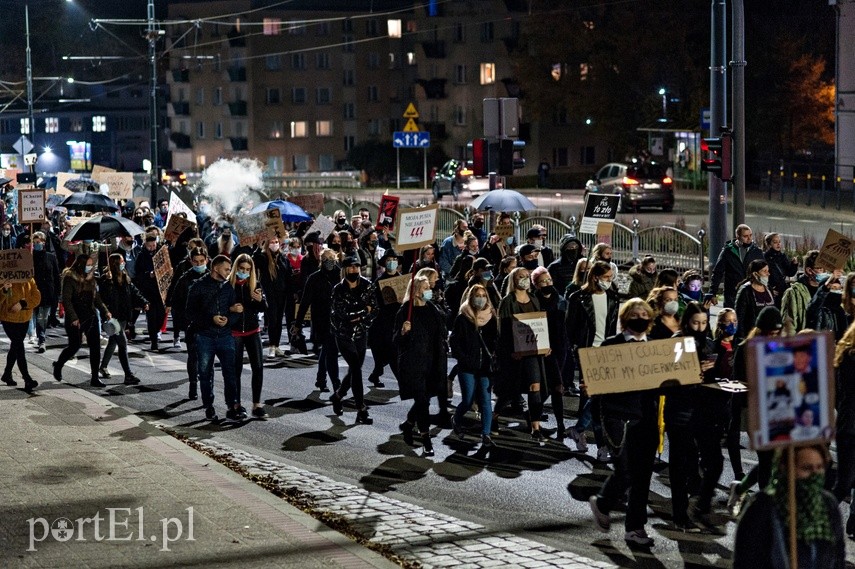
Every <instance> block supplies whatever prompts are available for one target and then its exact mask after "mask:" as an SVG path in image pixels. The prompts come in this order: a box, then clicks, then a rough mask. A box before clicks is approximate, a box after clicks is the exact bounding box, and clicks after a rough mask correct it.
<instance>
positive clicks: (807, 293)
mask: <svg viewBox="0 0 855 569" xmlns="http://www.w3.org/2000/svg"><path fill="white" fill-rule="evenodd" d="M818 258H819V251H818V250H816V249H814V250H812V251H808V252H807V253H805V256H804V257H803V258H802V265H803V266H804V272H803V273H802V274H801V275H799V276H798V277H796V282H794V283H792V284H791V285H790V287H789V288H788V289H787V290H786V291H785V292H784V296H783V298H782V299H781V315H782V316H783V318H784V321H786V322H789V323H790V325H791V326H792V328H793V332H799V331H801V330H803V329H804V328H805V327H806V326H807V307H808V304H810V301H811V299H812V298H813V296H814V295H815V294H816V291H817V290H819V288H820V286H822V284H823V283H824V282H825V281H826V279H827V278H828V277H830V276H831V275H829V274H828V272H827V271H826V270H825V269H824V268H822V267H818V266H816V260H817V259H818Z"/></svg>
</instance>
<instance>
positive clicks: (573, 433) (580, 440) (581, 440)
mask: <svg viewBox="0 0 855 569" xmlns="http://www.w3.org/2000/svg"><path fill="white" fill-rule="evenodd" d="M570 438H572V439H573V442H575V443H576V450H578V451H579V452H588V441H587V440H586V439H585V433H584V432H579V431H577V430H576V429H575V428H574V427H571V428H570Z"/></svg>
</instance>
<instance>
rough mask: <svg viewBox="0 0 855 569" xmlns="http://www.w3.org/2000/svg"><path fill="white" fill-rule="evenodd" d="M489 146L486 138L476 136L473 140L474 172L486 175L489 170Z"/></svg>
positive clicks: (475, 174) (476, 174)
mask: <svg viewBox="0 0 855 569" xmlns="http://www.w3.org/2000/svg"><path fill="white" fill-rule="evenodd" d="M489 152H490V151H489V147H488V145H487V139H486V138H476V139H475V140H473V141H472V174H473V175H474V176H486V175H487V174H488V173H489V172H490V170H489V160H490V158H489Z"/></svg>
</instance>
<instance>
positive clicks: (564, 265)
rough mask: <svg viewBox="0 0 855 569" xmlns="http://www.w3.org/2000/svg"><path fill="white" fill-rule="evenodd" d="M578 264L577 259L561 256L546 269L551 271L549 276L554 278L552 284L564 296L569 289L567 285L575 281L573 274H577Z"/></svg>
mask: <svg viewBox="0 0 855 569" xmlns="http://www.w3.org/2000/svg"><path fill="white" fill-rule="evenodd" d="M576 262H577V259H575V258H570V257H565V256H561V257H559V258H558V259H556V260H554V261H552V262H551V263H549V265H548V266H547V267H546V270H547V271H549V276H550V277H552V283H553V284H554V285H555V288H557V289H558V291H559V292H561V293H562V294H563V293H564V291H565V290H566V289H567V285H568V284H570V283H571V282H572V281H573V273H575V272H576Z"/></svg>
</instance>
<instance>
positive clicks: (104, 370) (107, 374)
mask: <svg viewBox="0 0 855 569" xmlns="http://www.w3.org/2000/svg"><path fill="white" fill-rule="evenodd" d="M98 375H100V376H101V377H103V378H104V379H110V378H111V377H113V376H112V375H110V372H109V371H107V368H105V367H102V368H101V369H99V370H98Z"/></svg>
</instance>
